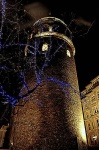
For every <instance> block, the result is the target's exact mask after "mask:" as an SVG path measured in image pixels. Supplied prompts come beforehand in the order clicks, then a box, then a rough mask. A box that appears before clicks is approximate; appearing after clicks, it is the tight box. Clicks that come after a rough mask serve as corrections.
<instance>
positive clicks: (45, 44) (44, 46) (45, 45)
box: [42, 43, 48, 51]
mask: <svg viewBox="0 0 99 150" xmlns="http://www.w3.org/2000/svg"><path fill="white" fill-rule="evenodd" d="M47 50H48V44H47V43H44V44H43V45H42V51H47Z"/></svg>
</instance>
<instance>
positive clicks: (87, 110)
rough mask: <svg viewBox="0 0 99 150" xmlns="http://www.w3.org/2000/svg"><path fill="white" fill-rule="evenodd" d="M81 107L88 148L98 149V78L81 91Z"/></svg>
mask: <svg viewBox="0 0 99 150" xmlns="http://www.w3.org/2000/svg"><path fill="white" fill-rule="evenodd" d="M93 81H94V82H93ZM82 94H84V98H83V99H82V107H83V114H84V121H85V126H86V134H87V140H88V146H89V147H99V79H98V76H97V77H96V78H95V79H93V80H92V82H91V83H90V84H89V85H88V86H86V89H85V90H84V91H82Z"/></svg>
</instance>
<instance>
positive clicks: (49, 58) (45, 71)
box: [10, 17, 86, 150]
mask: <svg viewBox="0 0 99 150" xmlns="http://www.w3.org/2000/svg"><path fill="white" fill-rule="evenodd" d="M71 37H72V36H71V32H70V30H69V29H68V27H67V25H66V24H65V23H64V22H63V21H62V20H60V19H58V18H55V17H45V18H41V19H40V20H38V21H37V22H36V23H35V24H34V25H33V30H32V32H31V34H30V36H29V37H28V44H27V47H26V48H25V57H26V59H28V58H29V57H31V59H32V63H31V69H30V70H29V71H27V73H26V75H25V81H26V85H27V86H24V88H23V89H24V90H22V92H21V94H22V95H26V96H25V97H24V98H23V99H21V100H20V101H19V103H18V104H19V105H21V106H16V107H15V108H14V110H13V112H14V113H12V117H11V123H10V124H11V126H12V127H11V128H12V129H11V134H10V135H11V136H10V143H11V145H12V147H13V149H14V150H83V149H86V136H85V133H84V122H83V114H82V107H81V101H80V96H79V86H78V79H77V72H76V65H75V60H74V55H75V47H74V45H73V43H72V39H71ZM27 91H28V94H26V93H27ZM24 103H25V105H24ZM22 105H23V106H22Z"/></svg>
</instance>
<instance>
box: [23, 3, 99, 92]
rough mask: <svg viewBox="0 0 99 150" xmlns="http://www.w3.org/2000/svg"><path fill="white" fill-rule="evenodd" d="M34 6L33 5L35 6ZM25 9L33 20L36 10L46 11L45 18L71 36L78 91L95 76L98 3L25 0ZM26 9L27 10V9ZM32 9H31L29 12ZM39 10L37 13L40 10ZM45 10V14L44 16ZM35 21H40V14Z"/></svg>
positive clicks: (97, 68) (98, 63)
mask: <svg viewBox="0 0 99 150" xmlns="http://www.w3.org/2000/svg"><path fill="white" fill-rule="evenodd" d="M35 4H36V5H35ZM23 5H24V6H25V8H27V9H28V10H29V7H30V8H31V10H32V14H33V15H34V16H35V18H38V14H36V13H37V12H36V11H35V10H36V9H35V8H36V7H38V8H40V9H41V11H44V10H46V11H45V12H44V13H45V16H47V15H50V16H55V17H58V18H60V19H62V20H63V21H64V22H65V23H66V24H67V25H68V27H69V28H70V30H71V31H72V34H73V39H72V40H73V43H74V46H75V48H76V55H75V62H76V68H77V75H78V81H79V88H80V91H82V90H83V89H84V88H85V86H86V85H87V84H89V83H90V81H91V80H92V79H93V78H95V77H96V76H97V75H99V58H98V50H99V48H98V47H99V46H98V43H99V42H98V41H99V40H98V36H99V5H98V1H88V0H87V1H84V0H82V1H81V0H80V1H79V2H78V1H72V0H69V1H63V0H61V1H57V2H55V1H54V2H52V1H50V0H47V1H45V0H41V1H33V0H30V1H29V0H25V1H23ZM27 6H29V7H27ZM32 8H33V9H32ZM40 9H39V10H40ZM47 9H48V12H47ZM39 17H44V14H43V15H42V16H39Z"/></svg>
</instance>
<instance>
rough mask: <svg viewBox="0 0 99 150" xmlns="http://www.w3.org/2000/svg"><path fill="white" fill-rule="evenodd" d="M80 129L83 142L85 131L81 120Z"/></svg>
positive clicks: (84, 140)
mask: <svg viewBox="0 0 99 150" xmlns="http://www.w3.org/2000/svg"><path fill="white" fill-rule="evenodd" d="M80 131H81V135H82V139H83V142H85V143H86V131H85V127H84V123H83V122H82V124H81V128H80Z"/></svg>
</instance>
